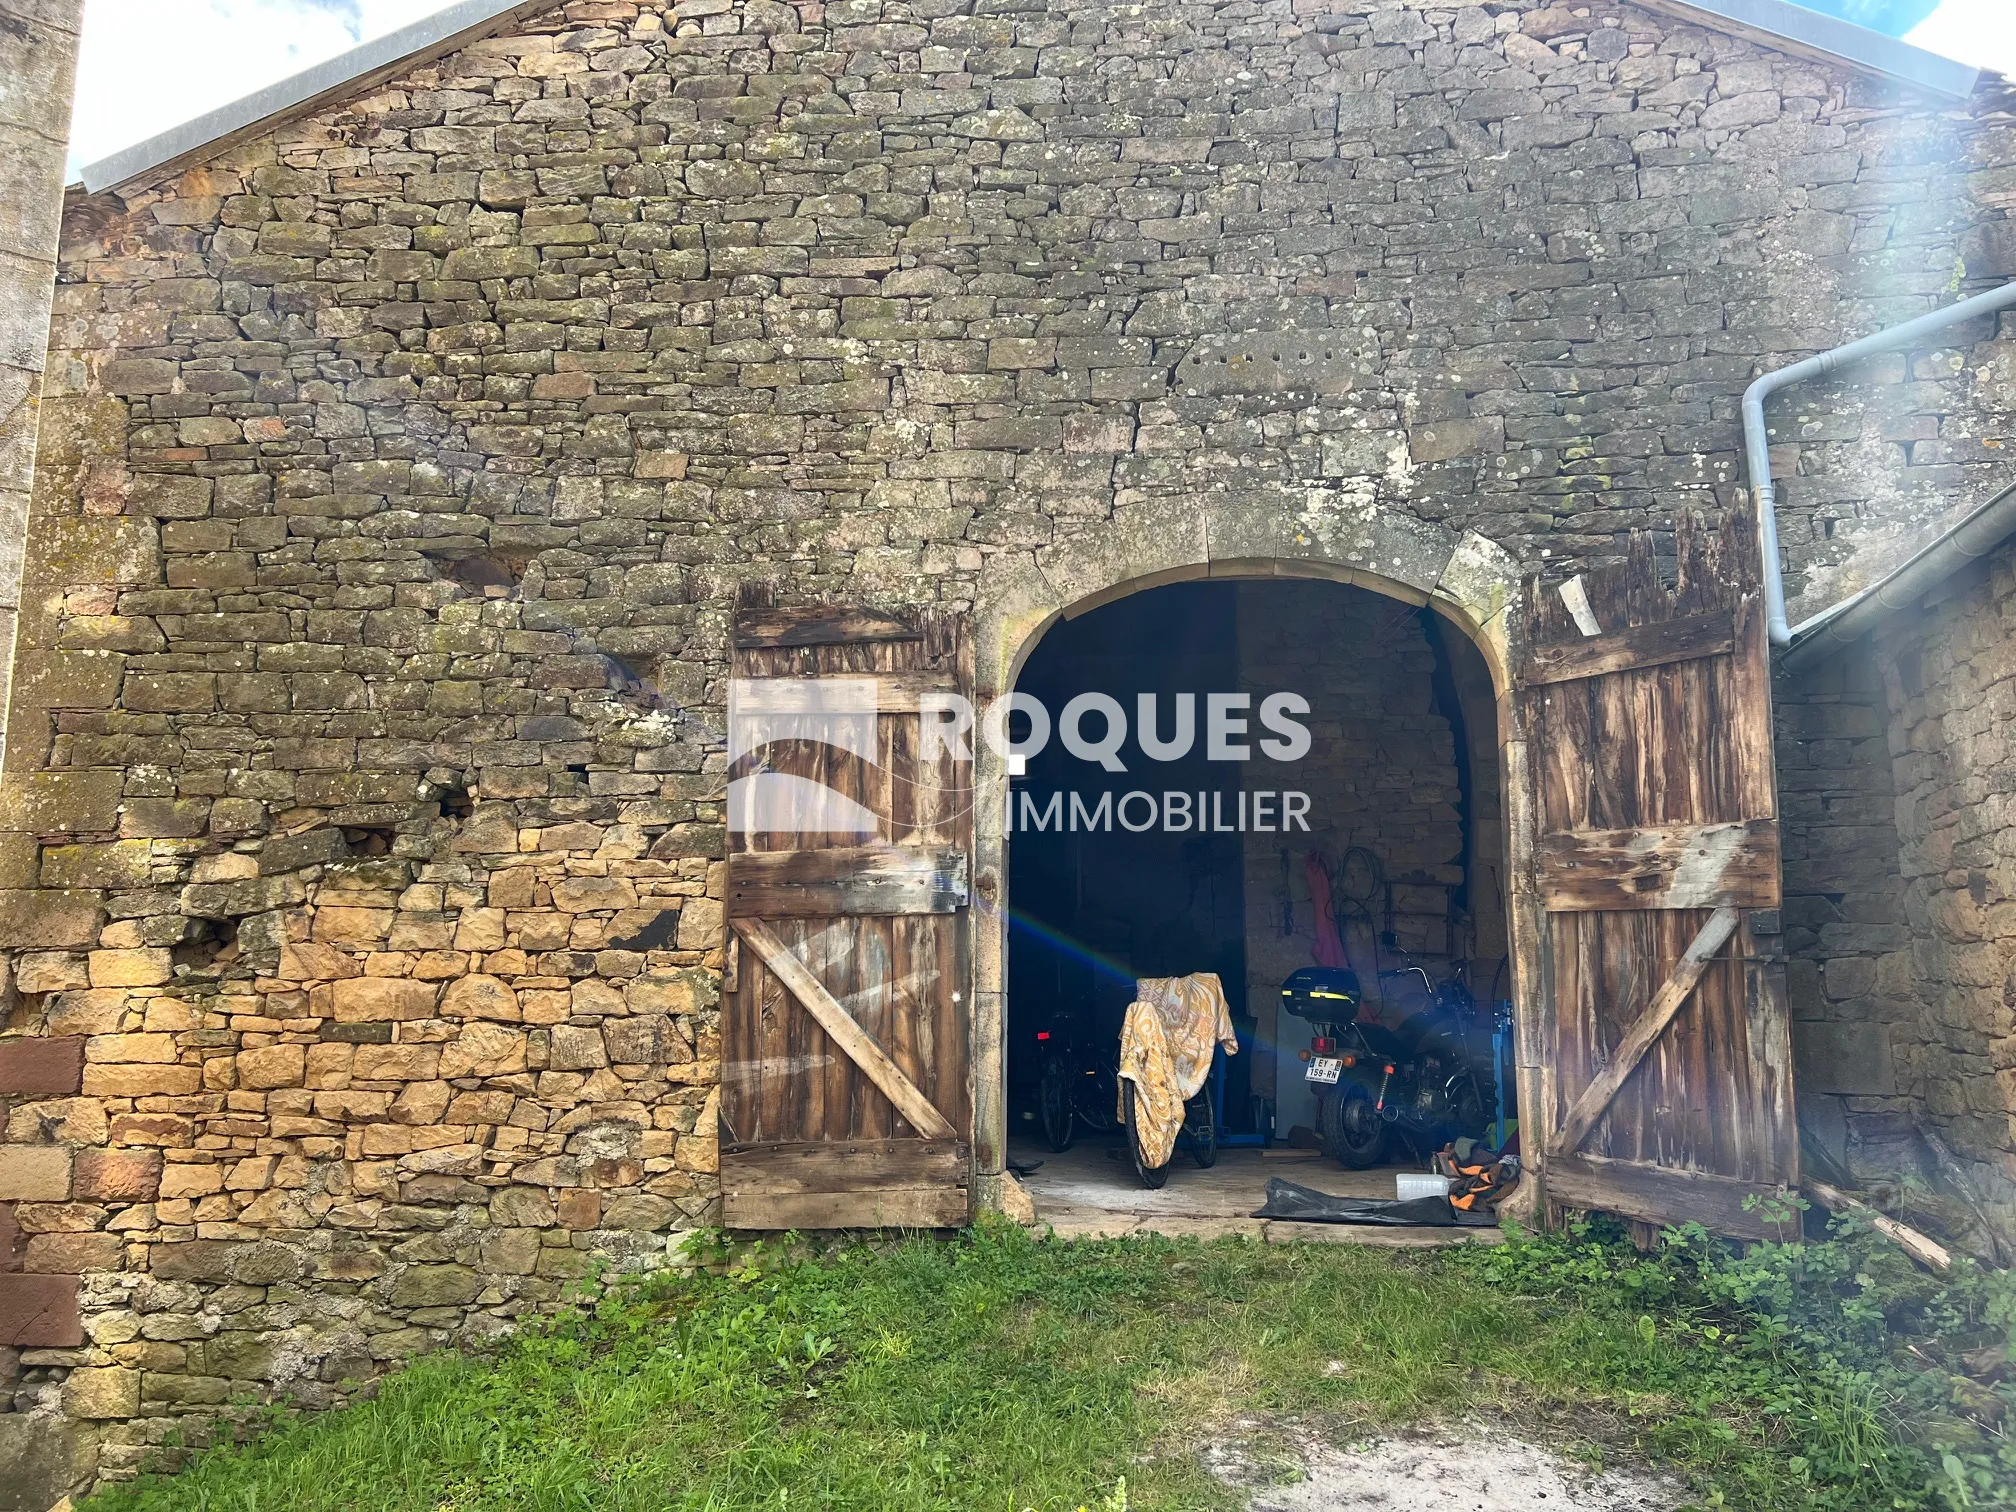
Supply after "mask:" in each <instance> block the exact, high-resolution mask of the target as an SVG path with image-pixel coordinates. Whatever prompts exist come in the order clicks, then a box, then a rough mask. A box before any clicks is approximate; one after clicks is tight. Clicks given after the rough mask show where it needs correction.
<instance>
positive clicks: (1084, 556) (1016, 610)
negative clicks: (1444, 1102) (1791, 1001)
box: [972, 489, 1537, 1201]
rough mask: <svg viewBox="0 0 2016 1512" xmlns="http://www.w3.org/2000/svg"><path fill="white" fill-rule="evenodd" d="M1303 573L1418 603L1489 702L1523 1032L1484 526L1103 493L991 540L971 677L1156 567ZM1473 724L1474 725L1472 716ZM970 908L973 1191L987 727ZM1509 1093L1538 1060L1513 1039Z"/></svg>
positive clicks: (1516, 822) (995, 865) (1511, 741)
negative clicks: (1058, 516)
mask: <svg viewBox="0 0 2016 1512" xmlns="http://www.w3.org/2000/svg"><path fill="white" fill-rule="evenodd" d="M1221 578H1222V579H1240V580H1250V581H1263V580H1272V579H1314V580H1320V581H1323V582H1328V583H1332V584H1346V585H1353V586H1356V587H1359V588H1362V589H1366V590H1369V591H1370V592H1372V593H1373V594H1376V595H1378V596H1380V597H1382V598H1385V599H1388V600H1391V601H1392V602H1393V603H1394V605H1395V607H1396V609H1397V608H1400V607H1407V608H1410V609H1420V608H1427V609H1429V610H1431V611H1432V612H1433V613H1434V614H1435V615H1436V616H1437V617H1438V618H1439V619H1440V620H1441V621H1442V622H1443V623H1444V624H1446V625H1447V626H1448V627H1449V629H1450V630H1451V631H1453V632H1454V633H1455V634H1456V635H1457V636H1458V637H1459V638H1461V639H1462V640H1464V641H1465V642H1466V643H1467V644H1469V645H1471V646H1472V647H1474V648H1475V650H1476V651H1477V652H1478V653H1479V655H1480V656H1481V658H1482V660H1483V663H1484V665H1485V666H1486V668H1487V669H1488V673H1489V680H1490V684H1491V687H1492V690H1493V693H1494V695H1495V696H1496V699H1497V702H1498V708H1497V710H1496V717H1495V721H1485V723H1486V724H1487V725H1489V724H1495V737H1496V742H1497V747H1498V767H1499V770H1500V771H1501V772H1502V773H1503V774H1504V781H1503V792H1504V804H1505V818H1504V824H1505V831H1506V834H1507V845H1508V850H1509V854H1508V858H1507V878H1508V881H1509V882H1510V884H1511V885H1512V887H1513V888H1514V890H1515V896H1514V898H1513V899H1512V902H1511V907H1510V913H1509V917H1508V919H1507V932H1508V935H1509V936H1510V939H1511V942H1512V950H1511V954H1512V956H1513V960H1514V963H1515V964H1514V966H1513V967H1512V968H1511V969H1510V970H1509V971H1508V977H1509V981H1508V983H1507V985H1506V986H1505V988H1504V989H1502V990H1504V991H1505V992H1507V993H1509V994H1510V995H1511V996H1512V997H1513V998H1514V1000H1515V1002H1517V1003H1518V1004H1519V1007H1520V1026H1521V1029H1522V1032H1523V1031H1524V1030H1525V1029H1526V1027H1527V1026H1528V1025H1530V1024H1531V1023H1532V1022H1534V1021H1535V1015H1534V1014H1533V1013H1531V1012H1530V1011H1527V1010H1528V1009H1529V1006H1530V1005H1529V1004H1528V1002H1527V1001H1526V999H1525V996H1524V995H1525V994H1527V993H1529V992H1530V991H1531V983H1530V981H1529V978H1530V977H1531V976H1532V975H1533V973H1532V972H1530V971H1525V970H1521V969H1520V968H1519V966H1518V964H1517V963H1518V962H1520V961H1521V960H1523V959H1530V957H1531V951H1532V949H1533V938H1532V934H1531V930H1532V925H1533V919H1534V915H1533V912H1532V909H1531V907H1530V899H1522V898H1520V897H1519V896H1518V895H1517V892H1516V889H1517V887H1518V885H1519V883H1518V878H1519V875H1520V867H1519V865H1518V859H1519V857H1520V855H1521V849H1520V847H1521V846H1522V845H1524V844H1527V843H1528V841H1527V840H1526V839H1524V838H1522V837H1528V836H1530V834H1531V820H1530V815H1529V812H1528V810H1529V808H1530V794H1529V793H1528V791H1527V786H1526V784H1525V781H1524V775H1523V774H1524V770H1525V751H1524V744H1523V735H1522V731H1521V728H1520V724H1519V711H1518V708H1517V706H1516V704H1515V702H1514V700H1513V699H1512V698H1511V697H1510V692H1511V676H1510V670H1509V669H1510V668H1511V667H1512V666H1513V665H1514V664H1515V659H1516V657H1517V655H1518V654H1520V652H1521V650H1522V648H1523V640H1522V637H1523V633H1524V631H1523V626H1522V624H1521V622H1520V614H1519V608H1518V603H1519V585H1520V578H1521V568H1520V566H1519V564H1518V563H1517V562H1516V560H1515V559H1514V558H1513V557H1512V556H1511V555H1510V554H1509V553H1508V552H1506V551H1505V550H1504V549H1503V548H1502V547H1500V546H1498V545H1497V544H1496V543H1495V542H1493V541H1491V540H1489V539H1487V538H1485V537H1483V536H1480V535H1478V534H1476V533H1475V532H1468V533H1465V534H1461V535H1459V534H1457V533H1456V532H1454V531H1451V530H1448V529H1447V528H1445V527H1443V526H1439V525H1436V524H1433V523H1430V522H1424V521H1420V520H1416V519H1413V518H1411V517H1409V516H1406V515H1404V514H1396V513H1392V512H1389V511H1383V510H1362V509H1358V508H1355V507H1352V506H1351V501H1349V500H1345V499H1342V498H1337V499H1330V498H1327V497H1325V498H1321V499H1319V498H1316V497H1314V496H1308V497H1304V496H1300V495H1298V496H1297V497H1296V498H1295V499H1286V498H1282V497H1278V496H1277V495H1276V494H1274V493H1272V492H1270V491H1267V490H1264V489H1262V490H1256V491H1254V492H1252V493H1250V494H1247V493H1242V492H1239V491H1237V490H1231V489H1228V490H1225V491H1224V492H1222V493H1221V494H1219V495H1218V496H1216V497H1214V498H1213V499H1212V501H1211V505H1210V508H1209V511H1208V512H1205V511H1200V510H1199V509H1197V508H1195V507H1184V506H1180V505H1177V504H1168V503H1159V502H1154V501H1126V502H1120V501H1116V505H1115V508H1114V511H1113V515H1112V518H1111V519H1110V520H1109V521H1108V522H1106V523H1105V524H1103V525H1102V526H1101V527H1100V528H1097V529H1091V530H1085V531H1081V532H1079V533H1077V534H1075V535H1072V536H1070V537H1069V538H1066V539H1060V540H1059V541H1058V542H1057V543H1056V544H1054V545H1052V546H1051V547H1048V548H1046V549H1044V550H1043V551H1040V552H1038V553H1035V554H1033V555H1030V554H1018V553H1002V554H1000V555H998V556H995V557H992V558H990V559H989V562H988V564H987V566H986V568H985V569H984V570H983V572H982V574H981V578H980V581H979V584H978V591H977V594H976V600H975V603H974V608H973V615H972V626H973V636H974V641H975V650H976V655H975V661H976V691H977V693H978V695H979V696H980V697H981V698H982V699H983V700H986V699H991V698H995V697H998V696H1000V695H1001V694H1002V693H1004V692H1007V691H1009V690H1011V689H1013V688H1014V687H1015V685H1016V679H1017V677H1018V676H1019V674H1020V672H1021V670H1022V668H1023V666H1024V664H1025V663H1026V662H1027V660H1028V659H1029V657H1030V656H1031V655H1032V654H1034V652H1035V649H1036V647H1037V646H1038V645H1039V644H1040V643H1041V641H1042V639H1043V637H1044V636H1045V634H1046V633H1047V632H1048V631H1049V630H1050V629H1051V628H1052V627H1054V626H1056V625H1058V624H1060V623H1063V622H1065V621H1067V620H1070V619H1074V618H1077V617H1081V616H1084V615H1086V614H1089V613H1091V612H1092V611H1094V610H1096V609H1097V608H1099V607H1100V606H1101V605H1103V604H1107V603H1111V602H1114V601H1116V600H1119V599H1123V598H1126V597H1129V596H1131V595H1136V594H1140V593H1143V592H1146V591H1149V590H1151V589H1154V588H1157V587H1160V586H1163V585H1165V584H1170V583H1183V582H1192V581H1197V580H1205V579H1221ZM1473 733H1474V732H1473ZM974 754H975V809H974V813H975V853H974V895H975V903H976V905H977V906H976V908H975V910H974V919H973V988H974V992H973V1013H972V1033H973V1095H974V1102H973V1109H974V1157H975V1167H976V1176H977V1178H978V1184H979V1190H980V1194H981V1197H982V1200H983V1201H985V1200H988V1194H989V1193H990V1191H991V1190H995V1189H997V1188H998V1177H999V1174H1000V1173H1001V1172H1002V1171H1003V1170H1004V1169H1005V1162H1006V1156H1007V1139H1008V1135H1009V1126H1010V1118H1009V1110H1008V1101H1007V1091H1008V1081H1007V1065H1006V1061H1007V1048H1008V1047H1007V1023H1006V1009H1007V992H1008V990H1009V988H1008V974H1009V946H1008V941H1009V928H1008V922H1009V917H1010V911H1011V909H1012V906H1013V900H1012V898H1011V897H1010V896H1009V889H1008V881H1009V879H1008V868H1007V854H1008V850H1007V847H1008V841H1009V834H1008V829H1007V813H1008V803H1009V777H1008V771H1007V765H1006V763H1005V762H1003V761H1002V760H1001V759H1000V758H999V757H998V756H997V755H996V754H995V752H994V751H993V749H992V748H991V747H990V746H989V745H987V744H986V743H985V742H982V743H980V744H979V745H978V746H977V747H976V749H975V753H974ZM1519 1060H1520V1067H1521V1069H1520V1073H1519V1074H1520V1077H1521V1095H1522V1098H1523V1097H1525V1096H1526V1095H1527V1093H1528V1091H1529V1088H1528V1086H1527V1082H1528V1081H1530V1080H1532V1079H1533V1077H1534V1076H1535V1075H1537V1072H1536V1070H1535V1068H1536V1066H1537V1056H1536V1055H1534V1054H1532V1053H1530V1050H1522V1052H1521V1054H1520V1057H1519Z"/></svg>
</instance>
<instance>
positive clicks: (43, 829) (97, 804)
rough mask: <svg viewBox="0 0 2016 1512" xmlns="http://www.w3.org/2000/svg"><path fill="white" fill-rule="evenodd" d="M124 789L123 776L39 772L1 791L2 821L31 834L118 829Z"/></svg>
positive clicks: (107, 772) (115, 773)
mask: <svg viewBox="0 0 2016 1512" xmlns="http://www.w3.org/2000/svg"><path fill="white" fill-rule="evenodd" d="M124 788H125V774H124V773H123V772H117V771H110V770H103V771H101V770H88V769H87V770H83V771H54V772H36V773H34V774H32V775H31V776H29V777H28V778H27V779H26V780H25V781H17V780H11V779H10V780H9V782H8V783H7V784H6V785H5V786H4V787H0V817H4V820H5V823H6V825H7V827H8V828H10V829H19V830H26V831H28V832H30V833H31V834H33V833H39V834H49V833H52V832H60V831H76V830H111V829H117V828H118V827H119V799H120V796H121V794H122V792H123V791H124ZM24 943H26V942H24Z"/></svg>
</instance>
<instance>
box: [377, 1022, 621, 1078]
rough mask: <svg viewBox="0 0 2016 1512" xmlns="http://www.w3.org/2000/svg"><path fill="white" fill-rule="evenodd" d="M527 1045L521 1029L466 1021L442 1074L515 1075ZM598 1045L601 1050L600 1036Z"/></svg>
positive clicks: (449, 1048) (522, 1064)
mask: <svg viewBox="0 0 2016 1512" xmlns="http://www.w3.org/2000/svg"><path fill="white" fill-rule="evenodd" d="M588 1032H589V1033H591V1034H592V1033H594V1031H593V1030H590V1031H588ZM525 1045H526V1040H525V1031H524V1030H522V1029H507V1028H504V1027H503V1026H502V1025H499V1024H489V1023H482V1022H476V1023H470V1024H465V1025H463V1027H462V1028H461V1029H460V1030H459V1031H458V1032H457V1033H456V1035H455V1038H454V1039H453V1040H452V1041H450V1042H449V1044H448V1045H447V1046H446V1047H445V1048H444V1049H443V1051H442V1053H441V1062H440V1067H441V1075H442V1076H443V1077H445V1078H449V1079H451V1080H452V1079H453V1078H455V1077H459V1076H511V1075H515V1074H516V1073H518V1072H520V1071H523V1070H524V1069H525ZM596 1045H597V1048H598V1049H599V1048H600V1045H601V1039H600V1036H599V1035H598V1036H597V1038H596ZM360 1053H361V1052H360Z"/></svg>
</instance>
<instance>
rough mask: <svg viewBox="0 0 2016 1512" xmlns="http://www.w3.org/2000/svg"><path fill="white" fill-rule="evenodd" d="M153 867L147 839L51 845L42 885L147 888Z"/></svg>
mask: <svg viewBox="0 0 2016 1512" xmlns="http://www.w3.org/2000/svg"><path fill="white" fill-rule="evenodd" d="M153 868H154V858H153V847H152V846H150V845H149V844H148V843H147V842H146V841H145V840H114V841H112V842H110V843H109V844H91V845H50V846H45V847H44V848H43V851H42V885H43V886H44V887H45V888H57V889H63V888H103V889H110V890H114V891H120V890H126V889H131V888H136V887H145V886H146V885H147V883H148V880H149V878H150V877H151V876H152V875H153ZM80 985H81V984H80Z"/></svg>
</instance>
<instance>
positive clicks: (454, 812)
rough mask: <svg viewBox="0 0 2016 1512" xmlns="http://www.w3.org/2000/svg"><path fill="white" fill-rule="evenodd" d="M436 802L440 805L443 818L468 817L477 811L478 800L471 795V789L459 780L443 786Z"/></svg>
mask: <svg viewBox="0 0 2016 1512" xmlns="http://www.w3.org/2000/svg"><path fill="white" fill-rule="evenodd" d="M435 802H436V803H437V804H439V805H440V809H441V817H442V818H443V819H467V818H468V817H469V816H470V815H471V814H473V813H475V812H476V800H475V799H473V798H471V797H470V796H469V789H467V788H466V787H464V786H462V784H460V783H459V782H458V783H453V784H451V785H450V786H448V787H445V788H442V789H441V791H440V792H439V794H437V795H436V797H435Z"/></svg>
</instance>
